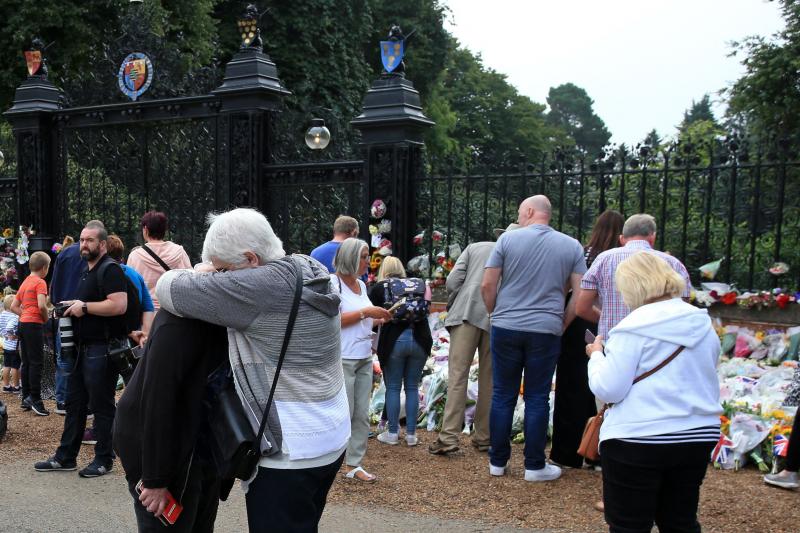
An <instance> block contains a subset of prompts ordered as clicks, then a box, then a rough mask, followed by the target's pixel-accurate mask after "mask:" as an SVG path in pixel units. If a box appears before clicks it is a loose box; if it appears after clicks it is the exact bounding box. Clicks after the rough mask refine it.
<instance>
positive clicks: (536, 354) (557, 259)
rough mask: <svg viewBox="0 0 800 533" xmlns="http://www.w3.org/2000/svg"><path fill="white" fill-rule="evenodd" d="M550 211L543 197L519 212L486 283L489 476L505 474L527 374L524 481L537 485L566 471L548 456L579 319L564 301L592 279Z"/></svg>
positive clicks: (576, 248)
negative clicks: (567, 349)
mask: <svg viewBox="0 0 800 533" xmlns="http://www.w3.org/2000/svg"><path fill="white" fill-rule="evenodd" d="M551 211H552V210H551V207H550V200H548V199H547V197H546V196H543V195H538V196H531V197H530V198H527V199H525V200H524V201H523V202H522V203H521V204H520V206H519V212H518V215H519V216H518V220H517V223H518V224H519V225H520V226H522V227H521V228H520V229H518V230H517V231H509V232H506V233H504V234H503V235H501V236H500V238H499V239H498V241H497V244H496V245H495V248H494V250H493V251H492V254H491V255H490V256H489V260H488V261H487V262H486V268H485V269H484V273H483V281H482V283H481V296H483V301H484V303H485V304H486V309H487V310H488V311H489V313H490V314H491V325H492V326H491V334H490V345H491V351H492V369H493V379H492V382H493V391H492V408H491V414H490V417H489V435H490V442H491V448H490V449H489V473H490V474H491V475H493V476H502V475H504V474H505V473H506V467H507V465H508V460H509V458H510V457H511V442H510V438H511V421H512V418H513V416H514V407H516V404H517V396H518V395H519V386H520V380H521V379H522V375H523V370H524V371H525V383H524V394H523V397H524V400H525V480H526V481H533V482H536V481H549V480H553V479H557V478H559V477H560V476H561V469H560V468H559V467H557V466H556V465H553V464H548V463H546V462H545V455H544V447H545V444H546V443H547V422H548V418H549V414H550V388H551V383H552V380H553V372H554V371H555V367H556V361H557V360H558V354H559V352H560V349H561V334H562V332H563V331H564V328H566V326H567V325H569V323H570V322H572V320H573V319H574V318H575V299H574V298H572V299H570V303H569V305H568V306H567V308H566V310H565V309H564V300H565V295H566V292H567V289H568V288H570V287H571V288H572V290H573V291H576V294H577V291H578V289H579V288H580V282H581V277H582V276H583V274H584V272H586V262H585V261H584V258H583V247H582V246H581V245H580V243H579V242H578V241H576V240H575V239H573V238H572V237H569V236H567V235H564V234H563V233H560V232H558V231H556V230H554V229H553V228H552V227H550V216H551ZM501 277H502V279H503V283H502V284H500V283H499V282H500V278H501ZM498 286H499V289H498Z"/></svg>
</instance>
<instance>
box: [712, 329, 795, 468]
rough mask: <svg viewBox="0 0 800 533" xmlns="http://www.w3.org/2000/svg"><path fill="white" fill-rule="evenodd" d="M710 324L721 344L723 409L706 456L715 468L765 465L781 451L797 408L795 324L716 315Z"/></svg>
mask: <svg viewBox="0 0 800 533" xmlns="http://www.w3.org/2000/svg"><path fill="white" fill-rule="evenodd" d="M715 327H716V330H717V333H718V334H719V336H720V341H721V344H722V349H721V351H722V357H721V359H720V364H719V366H718V368H717V375H718V378H719V382H720V399H721V401H722V405H723V408H724V411H725V412H724V414H723V416H722V417H721V421H722V427H721V429H722V436H721V437H720V441H719V442H718V443H717V446H716V448H715V449H714V452H713V453H712V456H711V459H712V461H713V462H714V465H715V466H716V467H718V468H724V469H733V470H737V469H739V468H741V467H742V466H744V465H745V464H746V463H747V461H752V462H753V463H754V464H755V465H756V466H757V467H758V468H759V469H761V470H762V471H764V472H766V471H769V469H770V468H771V467H773V465H774V464H775V463H776V462H777V459H778V458H780V457H784V456H785V455H786V443H788V438H789V436H790V435H791V428H792V421H793V419H794V416H795V413H796V411H797V397H798V394H800V390H795V389H797V388H798V386H799V385H800V380H798V379H796V378H795V375H796V374H797V372H800V370H797V366H798V362H797V359H798V348H800V327H791V328H787V329H778V328H773V329H767V330H753V329H750V328H745V327H740V326H734V325H723V324H722V323H721V322H720V321H719V320H718V319H717V320H716V321H715ZM798 375H800V374H798ZM793 390H794V392H792V391H793Z"/></svg>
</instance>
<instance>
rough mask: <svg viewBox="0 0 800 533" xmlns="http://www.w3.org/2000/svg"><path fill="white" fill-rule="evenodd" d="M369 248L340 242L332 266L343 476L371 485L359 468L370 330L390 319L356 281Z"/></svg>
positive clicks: (364, 427)
mask: <svg viewBox="0 0 800 533" xmlns="http://www.w3.org/2000/svg"><path fill="white" fill-rule="evenodd" d="M368 264H369V246H367V243H366V242H364V241H362V240H360V239H355V238H352V237H351V238H349V239H346V240H345V241H344V242H342V245H341V246H340V247H339V250H338V251H337V252H336V256H335V257H334V258H333V266H334V268H336V279H335V280H334V284H335V288H338V289H339V294H340V297H341V304H340V306H339V309H340V311H341V324H342V336H341V341H342V368H343V369H344V382H345V387H346V389H347V401H348V403H349V407H350V427H351V428H352V429H351V435H350V442H349V444H348V446H347V456H346V459H345V461H346V463H347V467H346V471H345V476H346V477H347V478H349V479H354V480H357V481H363V482H366V483H372V482H374V481H375V480H376V479H377V477H376V476H375V475H374V474H370V473H369V472H367V471H366V470H364V468H363V467H362V466H361V462H362V460H363V459H364V454H366V453H367V439H369V397H370V393H371V392H372V335H373V333H372V328H373V326H375V325H377V324H379V323H382V322H383V321H384V320H389V319H390V318H391V317H392V316H391V314H389V311H387V310H386V309H383V308H381V307H377V306H374V305H372V302H371V301H370V299H369V296H368V294H367V287H366V285H364V282H363V281H361V279H359V278H360V277H361V276H363V275H364V273H365V272H366V271H367V265H368Z"/></svg>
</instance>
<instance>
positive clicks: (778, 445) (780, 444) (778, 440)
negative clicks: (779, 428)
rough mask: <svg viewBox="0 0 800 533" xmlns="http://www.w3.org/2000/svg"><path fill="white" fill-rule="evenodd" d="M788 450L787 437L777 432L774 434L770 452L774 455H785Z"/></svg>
mask: <svg viewBox="0 0 800 533" xmlns="http://www.w3.org/2000/svg"><path fill="white" fill-rule="evenodd" d="M788 452H789V439H787V438H786V435H781V434H780V433H778V434H777V435H775V439H773V441H772V454H773V455H774V456H775V457H786V454H787V453H788Z"/></svg>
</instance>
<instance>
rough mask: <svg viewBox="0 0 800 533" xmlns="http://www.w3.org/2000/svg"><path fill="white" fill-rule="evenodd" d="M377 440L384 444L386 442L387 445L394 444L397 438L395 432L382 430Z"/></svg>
mask: <svg viewBox="0 0 800 533" xmlns="http://www.w3.org/2000/svg"><path fill="white" fill-rule="evenodd" d="M378 440H379V441H380V442H382V443H384V444H388V445H389V446H395V445H396V444H397V442H398V440H399V439H398V438H397V433H389V432H388V431H384V432H383V433H381V434H379V435H378Z"/></svg>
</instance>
